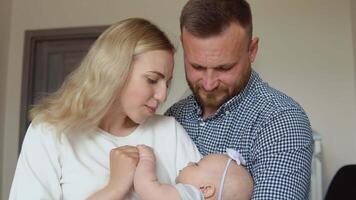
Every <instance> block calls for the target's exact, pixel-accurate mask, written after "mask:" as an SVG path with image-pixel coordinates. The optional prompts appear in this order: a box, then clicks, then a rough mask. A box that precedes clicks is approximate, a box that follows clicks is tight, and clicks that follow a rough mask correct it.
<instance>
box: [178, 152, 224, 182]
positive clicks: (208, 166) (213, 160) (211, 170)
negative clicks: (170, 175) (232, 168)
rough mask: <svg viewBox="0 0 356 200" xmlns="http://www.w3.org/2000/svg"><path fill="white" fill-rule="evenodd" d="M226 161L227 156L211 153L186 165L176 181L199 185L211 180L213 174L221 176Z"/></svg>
mask: <svg viewBox="0 0 356 200" xmlns="http://www.w3.org/2000/svg"><path fill="white" fill-rule="evenodd" d="M226 161H227V158H226V157H225V156H222V155H219V154H210V155H207V156H205V157H204V158H202V159H201V160H200V161H199V162H197V163H194V162H190V163H188V165H187V166H186V167H184V168H183V169H182V170H180V172H179V175H178V176H177V178H176V182H177V183H184V184H191V185H194V186H196V187H199V186H201V185H203V184H205V183H206V181H207V180H210V181H211V179H212V178H213V177H212V176H215V175H217V176H218V177H220V176H221V175H222V173H223V170H224V166H225V164H226ZM214 179H215V178H214Z"/></svg>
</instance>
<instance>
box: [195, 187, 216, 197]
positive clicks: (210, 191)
mask: <svg viewBox="0 0 356 200" xmlns="http://www.w3.org/2000/svg"><path fill="white" fill-rule="evenodd" d="M199 189H200V191H201V192H202V193H203V195H204V198H205V199H208V198H211V197H213V196H214V195H215V186H214V185H213V184H205V185H203V186H200V187H199Z"/></svg>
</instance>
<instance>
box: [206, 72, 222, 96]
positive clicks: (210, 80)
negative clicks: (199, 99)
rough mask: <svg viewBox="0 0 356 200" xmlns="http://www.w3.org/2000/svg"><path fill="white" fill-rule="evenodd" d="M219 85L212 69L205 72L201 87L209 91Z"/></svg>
mask: <svg viewBox="0 0 356 200" xmlns="http://www.w3.org/2000/svg"><path fill="white" fill-rule="evenodd" d="M218 85H219V82H218V80H217V77H216V76H215V74H214V73H213V72H212V71H208V72H207V73H205V75H204V77H203V88H204V90H205V91H207V92H210V91H213V90H214V89H216V88H217V87H218Z"/></svg>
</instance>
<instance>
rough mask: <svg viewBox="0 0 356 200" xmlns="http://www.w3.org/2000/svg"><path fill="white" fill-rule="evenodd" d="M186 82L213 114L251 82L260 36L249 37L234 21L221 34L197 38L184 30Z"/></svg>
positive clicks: (206, 114)
mask: <svg viewBox="0 0 356 200" xmlns="http://www.w3.org/2000/svg"><path fill="white" fill-rule="evenodd" d="M181 39H182V44H183V48H184V63H185V72H186V78H187V82H188V84H189V87H190V88H191V90H192V91H193V93H194V95H195V97H196V98H197V99H198V101H199V102H200V104H201V105H202V107H203V112H204V116H209V115H211V114H213V113H214V112H215V111H216V110H217V109H218V108H219V107H220V106H221V105H222V104H223V103H225V102H226V101H228V100H229V99H230V98H232V97H233V96H235V95H236V94H237V93H238V92H240V91H241V90H242V89H243V88H244V87H245V85H246V84H247V82H248V79H249V77H250V73H251V62H252V61H253V60H254V58H255V55H256V52H257V47H258V38H255V39H253V40H250V39H249V37H248V36H247V34H246V31H245V29H243V28H242V27H241V26H239V25H238V24H236V23H232V24H231V25H230V26H229V27H228V28H227V29H226V30H225V31H224V32H222V33H221V34H220V35H217V36H212V37H207V38H198V37H195V36H194V35H192V34H191V33H189V32H188V31H187V30H186V29H185V28H183V31H182V38H181Z"/></svg>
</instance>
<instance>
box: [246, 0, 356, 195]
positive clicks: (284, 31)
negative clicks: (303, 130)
mask: <svg viewBox="0 0 356 200" xmlns="http://www.w3.org/2000/svg"><path fill="white" fill-rule="evenodd" d="M250 2H251V4H252V8H253V12H254V20H255V27H256V29H255V34H256V35H259V36H261V43H260V50H259V55H258V59H257V61H256V63H255V68H256V69H257V71H259V72H260V73H261V75H262V77H263V78H264V80H266V81H268V82H269V83H270V84H271V85H272V86H274V87H276V88H278V89H280V90H282V91H284V92H285V93H287V94H289V95H290V96H292V97H294V98H295V99H296V100H297V101H298V102H299V103H301V105H303V107H304V109H305V110H306V112H307V113H308V116H309V118H310V121H311V124H312V127H313V129H314V130H315V131H316V132H318V133H320V135H321V137H322V143H323V155H322V156H323V157H322V160H323V162H324V166H323V167H324V172H323V177H324V181H323V187H324V192H325V190H326V188H327V186H328V184H329V182H330V180H331V178H332V176H333V175H334V174H335V172H336V171H337V170H338V169H339V168H340V167H341V166H343V165H345V164H349V163H356V157H355V154H356V145H355V143H356V139H355V135H356V127H355V122H356V108H355V107H356V105H355V104H356V98H355V96H356V95H355V91H356V89H355V63H354V62H355V60H354V56H355V55H354V53H353V45H352V30H351V9H350V3H351V1H349V0H327V1H325V0H314V1H310V0H299V1H292V0H287V1H286V0H269V1H258V0H250ZM353 4H355V3H353ZM353 10H354V12H355V9H353ZM354 16H355V14H354ZM354 19H355V18H354ZM354 37H355V35H354Z"/></svg>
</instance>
